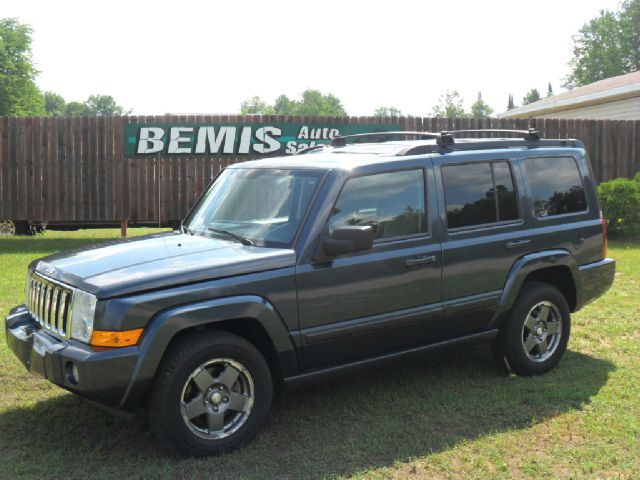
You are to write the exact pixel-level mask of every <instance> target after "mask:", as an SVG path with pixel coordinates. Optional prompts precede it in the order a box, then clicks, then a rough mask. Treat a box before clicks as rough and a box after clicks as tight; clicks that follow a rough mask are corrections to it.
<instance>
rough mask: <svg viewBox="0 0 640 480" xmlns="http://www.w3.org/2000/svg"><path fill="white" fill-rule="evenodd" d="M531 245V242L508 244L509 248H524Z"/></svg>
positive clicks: (521, 241)
mask: <svg viewBox="0 0 640 480" xmlns="http://www.w3.org/2000/svg"><path fill="white" fill-rule="evenodd" d="M530 243H531V240H529V239H525V240H513V241H511V242H507V248H523V247H526V246H527V245H529V244H530Z"/></svg>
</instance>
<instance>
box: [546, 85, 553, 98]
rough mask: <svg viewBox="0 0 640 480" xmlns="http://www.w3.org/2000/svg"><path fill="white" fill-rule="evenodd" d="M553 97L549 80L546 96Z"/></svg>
mask: <svg viewBox="0 0 640 480" xmlns="http://www.w3.org/2000/svg"><path fill="white" fill-rule="evenodd" d="M549 97H553V87H552V86H551V82H549V86H548V87H547V98H549Z"/></svg>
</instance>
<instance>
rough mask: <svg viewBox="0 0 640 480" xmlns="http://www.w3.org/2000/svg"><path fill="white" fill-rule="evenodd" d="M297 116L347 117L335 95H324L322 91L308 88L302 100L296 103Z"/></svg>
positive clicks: (303, 93)
mask: <svg viewBox="0 0 640 480" xmlns="http://www.w3.org/2000/svg"><path fill="white" fill-rule="evenodd" d="M295 103H296V105H295V108H294V111H295V114H296V115H320V116H332V117H333V116H340V117H343V116H346V115H347V112H346V111H345V109H344V107H343V106H342V103H341V102H340V100H339V99H338V97H336V96H335V95H333V94H331V93H328V94H326V95H325V94H323V93H322V92H321V91H320V90H313V89H311V88H308V89H307V90H305V91H304V92H302V99H301V100H300V101H296V102H295Z"/></svg>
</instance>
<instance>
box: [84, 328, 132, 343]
mask: <svg viewBox="0 0 640 480" xmlns="http://www.w3.org/2000/svg"><path fill="white" fill-rule="evenodd" d="M143 331H144V328H136V329H135V330H122V331H111V330H94V331H93V334H92V335H91V341H90V342H89V344H90V345H92V346H94V347H130V346H132V345H137V344H138V340H140V337H141V336H142V332H143Z"/></svg>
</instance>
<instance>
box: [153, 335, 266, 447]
mask: <svg viewBox="0 0 640 480" xmlns="http://www.w3.org/2000/svg"><path fill="white" fill-rule="evenodd" d="M272 399H273V383H272V379H271V372H270V370H269V366H268V365H267V362H266V361H265V359H264V357H263V356H262V354H261V353H260V352H259V351H258V350H257V349H256V347H255V346H253V345H252V344H251V343H249V342H248V341H247V340H245V339H244V338H241V337H239V336H237V335H234V334H231V333H228V332H224V331H199V332H194V333H193V334H189V335H188V336H186V337H183V338H181V339H179V340H178V341H177V342H176V343H175V344H173V345H172V346H171V347H170V350H169V351H168V352H167V354H166V355H165V358H164V359H163V361H162V363H161V365H160V367H159V368H158V372H157V374H156V378H155V380H154V384H153V386H152V388H151V391H150V392H149V395H148V397H147V402H146V403H147V415H148V419H149V424H150V425H151V428H152V430H153V431H154V432H155V433H156V435H157V436H158V437H159V438H160V440H161V441H163V442H164V443H165V444H166V445H167V446H169V447H170V448H172V449H174V450H177V451H179V452H181V453H184V454H186V455H217V454H220V453H223V452H229V451H232V450H235V449H238V448H240V447H242V446H244V445H246V444H247V443H248V442H249V441H251V440H252V439H253V438H254V437H255V436H256V435H257V434H258V432H259V431H260V429H261V428H262V426H263V425H264V423H265V422H266V420H267V418H268V416H269V412H270V410H271V402H272Z"/></svg>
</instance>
